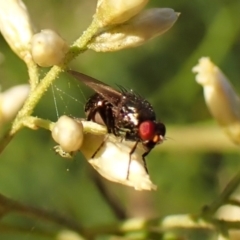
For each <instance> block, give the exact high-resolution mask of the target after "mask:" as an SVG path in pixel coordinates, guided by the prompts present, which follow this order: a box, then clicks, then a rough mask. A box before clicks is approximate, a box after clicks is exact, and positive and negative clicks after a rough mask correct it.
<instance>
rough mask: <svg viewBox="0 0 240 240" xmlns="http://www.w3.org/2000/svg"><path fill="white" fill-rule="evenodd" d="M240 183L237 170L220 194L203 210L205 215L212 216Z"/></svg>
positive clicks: (239, 175)
mask: <svg viewBox="0 0 240 240" xmlns="http://www.w3.org/2000/svg"><path fill="white" fill-rule="evenodd" d="M239 184H240V172H238V173H237V174H236V175H235V177H234V178H233V179H232V180H231V181H230V182H229V183H228V185H227V186H226V187H225V189H224V190H223V192H222V193H221V195H220V196H219V197H218V198H217V199H216V200H215V201H214V202H213V203H212V204H211V205H210V206H208V207H206V208H205V209H204V211H203V215H204V216H205V217H208V216H210V217H211V216H213V215H214V213H215V212H216V211H217V210H218V208H219V207H221V206H222V205H224V204H226V203H227V202H228V200H229V198H230V196H231V195H232V193H233V192H234V191H235V190H236V189H237V187H238V186H239Z"/></svg>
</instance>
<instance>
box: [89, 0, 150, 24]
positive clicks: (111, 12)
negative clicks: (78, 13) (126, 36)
mask: <svg viewBox="0 0 240 240" xmlns="http://www.w3.org/2000/svg"><path fill="white" fill-rule="evenodd" d="M147 3H148V0H98V3H97V9H96V14H95V16H94V17H95V18H96V19H97V20H98V21H99V25H100V26H101V27H104V26H106V25H112V24H119V23H122V22H125V21H127V20H129V19H130V18H131V17H133V16H135V15H136V14H137V13H138V12H140V11H141V10H142V9H143V8H144V7H145V5H146V4H147Z"/></svg>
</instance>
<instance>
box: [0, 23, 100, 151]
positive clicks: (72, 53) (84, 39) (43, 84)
mask: <svg viewBox="0 0 240 240" xmlns="http://www.w3.org/2000/svg"><path fill="white" fill-rule="evenodd" d="M97 31H98V24H97V22H96V21H93V22H92V23H91V25H90V26H89V28H88V29H87V30H86V31H85V32H84V33H83V35H82V36H81V37H80V38H79V39H78V40H76V41H75V42H74V43H73V44H72V46H71V47H70V49H69V52H68V53H67V54H66V56H65V58H64V60H63V62H62V64H60V65H59V66H53V67H52V68H51V69H50V70H49V72H48V73H47V74H46V76H45V77H44V78H43V79H42V80H41V81H40V83H39V84H38V85H37V86H36V87H35V88H34V87H32V90H33V91H32V92H31V94H30V95H29V97H28V99H27V100H26V102H25V103H24V105H23V107H22V109H21V110H20V111H19V112H18V115H17V116H16V118H15V120H14V122H13V125H12V128H11V130H10V131H9V132H8V133H7V134H5V136H4V137H3V138H2V139H0V153H1V152H2V151H3V150H4V149H5V147H6V146H7V145H8V143H9V142H10V141H11V139H12V138H13V136H14V135H15V134H16V132H17V131H19V130H20V129H21V128H22V127H23V126H24V124H23V119H24V118H25V117H27V116H30V115H31V114H32V112H33V110H34V108H35V107H36V105H37V103H38V102H39V100H40V99H41V98H42V96H43V94H44V93H45V92H46V91H47V89H48V88H49V87H50V85H51V84H52V83H53V81H54V80H55V79H56V78H57V77H58V75H59V74H60V73H61V72H62V71H64V70H65V69H66V68H67V66H68V63H69V62H70V61H71V60H73V59H74V58H75V57H77V56H78V55H79V54H80V53H81V52H84V51H85V50H86V49H87V44H88V42H89V41H90V40H91V38H92V37H93V36H94V34H95V33H96V32H97ZM32 67H33V68H34V69H32V70H31V69H29V73H30V75H31V76H30V77H31V79H32V78H34V76H33V74H32V73H35V74H37V69H35V67H36V65H33V66H32ZM31 71H32V72H31ZM35 78H36V79H37V77H35ZM36 79H35V80H34V81H33V80H32V81H33V82H36V81H37V80H36ZM33 85H35V83H34V84H33Z"/></svg>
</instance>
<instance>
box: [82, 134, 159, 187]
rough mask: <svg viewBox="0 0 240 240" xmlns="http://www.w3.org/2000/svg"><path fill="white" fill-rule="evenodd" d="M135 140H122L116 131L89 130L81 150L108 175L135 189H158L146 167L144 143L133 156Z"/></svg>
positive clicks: (111, 179) (88, 159) (102, 173)
mask: <svg viewBox="0 0 240 240" xmlns="http://www.w3.org/2000/svg"><path fill="white" fill-rule="evenodd" d="M134 144H135V142H132V141H126V140H122V139H121V138H118V137H116V136H114V135H113V134H107V135H93V134H86V135H85V136H84V142H83V145H82V147H81V149H80V150H81V152H82V153H83V155H84V156H85V158H86V159H87V161H88V162H89V163H90V164H91V165H92V166H93V167H94V168H95V169H96V170H97V171H98V172H99V173H100V174H101V175H102V176H103V177H105V178H106V179H108V180H110V181H113V182H117V183H121V184H123V185H127V186H131V187H134V188H135V189H136V190H155V189H156V186H155V185H154V184H153V183H152V182H151V180H150V177H149V175H148V173H147V172H146V170H145V168H144V163H143V159H142V154H143V153H144V149H143V148H142V144H141V143H139V144H138V146H137V148H136V150H135V151H134V153H133V154H132V155H131V159H130V154H129V153H130V151H131V150H132V148H133V146H134ZM129 160H130V162H129ZM129 163H130V165H129ZM128 167H129V174H128Z"/></svg>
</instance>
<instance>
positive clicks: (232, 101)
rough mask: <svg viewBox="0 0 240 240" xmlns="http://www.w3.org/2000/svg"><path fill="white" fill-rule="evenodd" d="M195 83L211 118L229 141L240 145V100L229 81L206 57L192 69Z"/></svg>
mask: <svg viewBox="0 0 240 240" xmlns="http://www.w3.org/2000/svg"><path fill="white" fill-rule="evenodd" d="M193 72H194V73H197V75H196V81H197V82H198V83H199V84H201V85H202V86H203V90H204V98H205V102H206V104H207V106H208V109H209V111H210V112H211V114H212V116H213V117H214V118H215V119H216V120H217V121H218V123H219V124H220V125H221V126H222V127H223V129H224V130H225V132H226V133H227V134H228V136H229V137H230V139H231V140H232V141H234V142H235V143H237V144H240V99H239V96H238V95H237V94H236V92H235V90H234V88H233V87H232V85H231V83H230V82H229V80H228V79H227V78H226V76H225V75H224V74H223V73H222V72H221V70H220V69H219V68H218V67H217V66H216V65H214V64H213V63H212V62H211V60H210V59H209V58H208V57H203V58H201V59H200V60H199V64H198V65H197V66H195V67H194V68H193Z"/></svg>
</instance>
